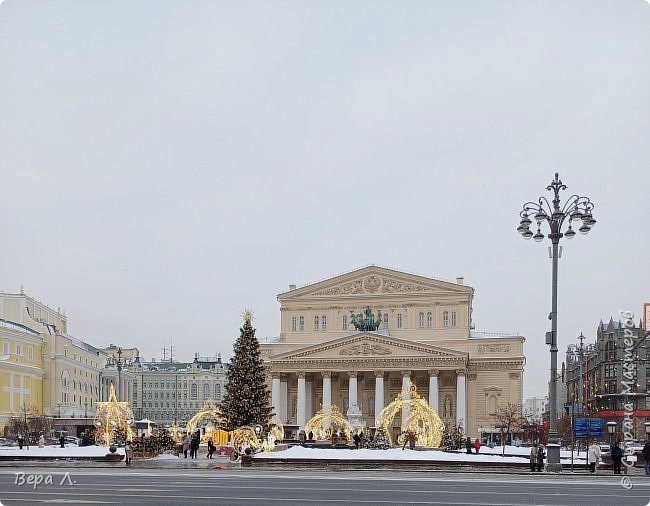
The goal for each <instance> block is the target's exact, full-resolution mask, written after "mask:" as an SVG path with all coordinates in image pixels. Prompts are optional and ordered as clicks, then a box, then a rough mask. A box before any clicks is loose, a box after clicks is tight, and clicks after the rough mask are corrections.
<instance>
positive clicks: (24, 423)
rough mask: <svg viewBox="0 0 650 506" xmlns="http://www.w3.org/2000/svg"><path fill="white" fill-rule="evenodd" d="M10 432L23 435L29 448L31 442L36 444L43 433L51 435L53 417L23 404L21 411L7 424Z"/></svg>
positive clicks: (14, 434)
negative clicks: (41, 413)
mask: <svg viewBox="0 0 650 506" xmlns="http://www.w3.org/2000/svg"><path fill="white" fill-rule="evenodd" d="M7 427H8V430H7V432H8V433H9V434H12V435H13V436H23V437H24V438H25V443H26V445H27V448H28V449H29V445H30V444H36V443H37V442H38V438H39V437H40V435H41V434H43V435H44V436H45V437H47V436H49V434H50V431H51V429H52V419H51V418H49V417H47V416H43V415H40V414H38V411H37V410H36V409H34V408H33V407H32V406H26V405H24V404H23V406H22V407H21V408H20V412H19V413H18V414H16V415H14V416H12V417H11V418H9V423H8V424H7Z"/></svg>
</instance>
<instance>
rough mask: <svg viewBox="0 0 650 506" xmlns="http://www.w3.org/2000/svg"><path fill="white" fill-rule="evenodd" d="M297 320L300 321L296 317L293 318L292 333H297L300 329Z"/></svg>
mask: <svg viewBox="0 0 650 506" xmlns="http://www.w3.org/2000/svg"><path fill="white" fill-rule="evenodd" d="M297 320H298V319H297V318H296V317H295V316H294V317H293V318H291V332H295V331H296V328H297V327H298V322H297Z"/></svg>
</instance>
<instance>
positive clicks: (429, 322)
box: [427, 312, 433, 328]
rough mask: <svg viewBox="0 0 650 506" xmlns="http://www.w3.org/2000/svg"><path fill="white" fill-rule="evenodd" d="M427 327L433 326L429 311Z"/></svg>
mask: <svg viewBox="0 0 650 506" xmlns="http://www.w3.org/2000/svg"><path fill="white" fill-rule="evenodd" d="M427 327H429V328H431V327H433V315H432V314H431V312H428V313H427Z"/></svg>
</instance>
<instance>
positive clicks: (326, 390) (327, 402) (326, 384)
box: [321, 371, 332, 411]
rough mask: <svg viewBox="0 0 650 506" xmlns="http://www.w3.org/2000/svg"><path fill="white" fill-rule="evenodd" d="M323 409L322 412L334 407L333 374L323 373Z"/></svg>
mask: <svg viewBox="0 0 650 506" xmlns="http://www.w3.org/2000/svg"><path fill="white" fill-rule="evenodd" d="M321 374H322V375H323V407H322V410H323V411H325V410H328V409H329V408H331V407H332V373H331V372H329V371H323V372H322V373H321Z"/></svg>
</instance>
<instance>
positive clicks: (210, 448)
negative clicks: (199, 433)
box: [207, 437, 216, 459]
mask: <svg viewBox="0 0 650 506" xmlns="http://www.w3.org/2000/svg"><path fill="white" fill-rule="evenodd" d="M215 449H216V448H215V446H214V442H213V441H212V438H211V437H209V438H208V454H207V457H208V458H209V459H211V458H212V454H213V453H214V450H215Z"/></svg>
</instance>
